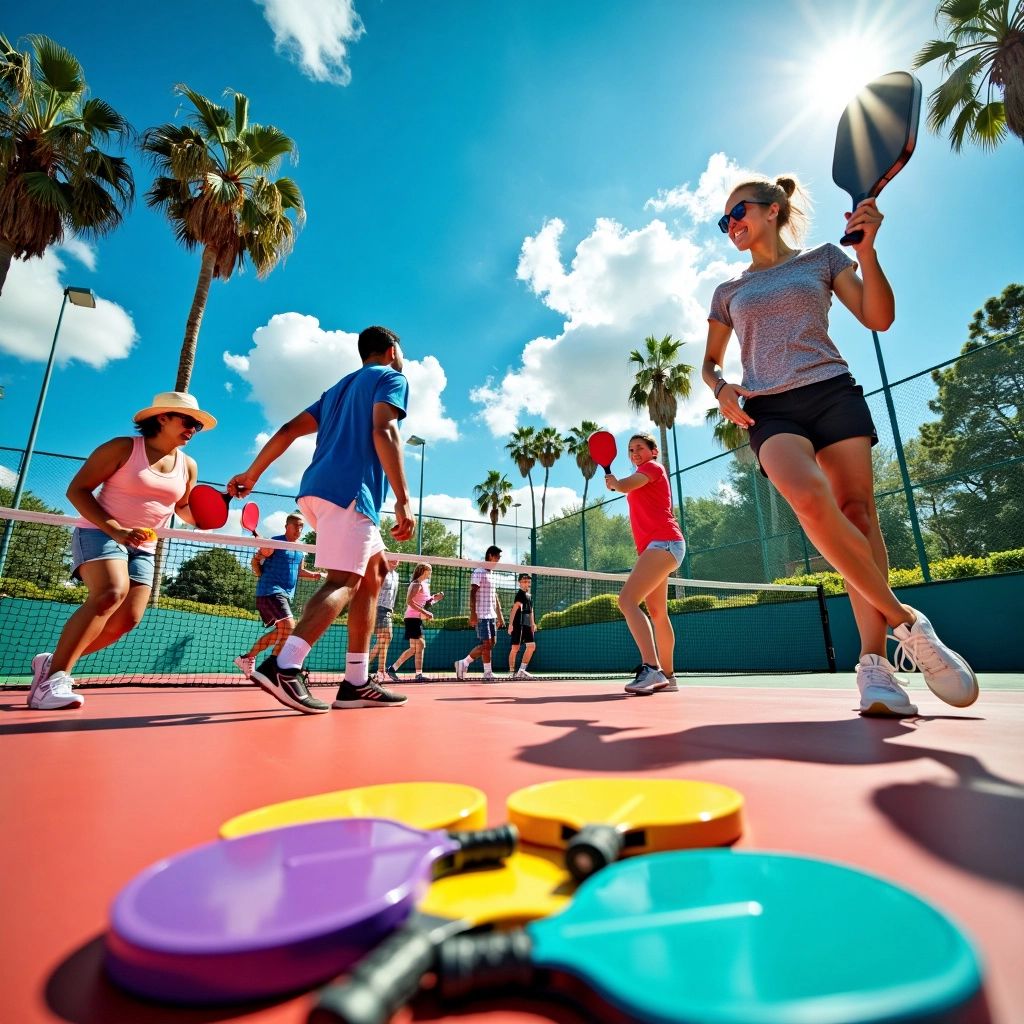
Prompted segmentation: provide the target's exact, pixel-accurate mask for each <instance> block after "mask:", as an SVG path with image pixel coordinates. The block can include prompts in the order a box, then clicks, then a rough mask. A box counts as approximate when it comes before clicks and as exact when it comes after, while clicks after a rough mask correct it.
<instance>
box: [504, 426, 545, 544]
mask: <svg viewBox="0 0 1024 1024" xmlns="http://www.w3.org/2000/svg"><path fill="white" fill-rule="evenodd" d="M536 445H537V431H536V430H534V429H533V427H516V429H515V430H514V431H512V436H511V437H510V438H509V442H508V444H507V445H505V451H507V452H508V453H509V456H510V457H511V459H512V461H513V462H514V463H515V464H516V465H517V466H518V467H519V472H520V474H521V475H522V476H525V477H526V479H527V480H528V481H529V484H530V514H531V515H532V517H533V534H532V536H534V537H535V536H536V535H537V501H536V498H535V497H534V493H533V476H532V475H531V470H532V469H533V467H534V466H535V465H537V447H536Z"/></svg>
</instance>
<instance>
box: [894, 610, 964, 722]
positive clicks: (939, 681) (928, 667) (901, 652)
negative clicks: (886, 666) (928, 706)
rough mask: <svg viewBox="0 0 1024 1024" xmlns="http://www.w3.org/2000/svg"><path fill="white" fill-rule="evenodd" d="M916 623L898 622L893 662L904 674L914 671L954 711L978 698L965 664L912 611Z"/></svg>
mask: <svg viewBox="0 0 1024 1024" xmlns="http://www.w3.org/2000/svg"><path fill="white" fill-rule="evenodd" d="M910 610H911V611H912V612H913V613H914V614H915V615H916V616H917V621H916V622H915V623H914V624H913V625H912V626H908V625H907V624H906V623H902V624H901V625H899V626H897V627H896V628H895V629H894V630H893V631H892V632H893V636H894V637H895V638H896V641H897V643H896V654H895V657H894V658H893V662H894V663H895V665H896V667H897V668H898V669H900V670H901V671H904V672H909V671H913V669H915V668H916V669H917V670H918V671H919V672H920V673H921V674H922V675H923V676H924V681H925V683H926V684H927V686H928V689H929V690H931V691H932V693H934V694H935V696H936V697H938V698H939V700H943V701H945V702H946V703H947V704H952V705H953V707H955V708H966V707H970V705H971V704H973V703H974V702H975V701H976V700H977V699H978V677H977V676H976V675H975V674H974V670H973V669H972V668H971V666H970V665H968V664H967V662H966V661H965V660H964V659H963V658H962V657H961V656H960V655H959V654H957V653H956V651H954V650H952V649H951V648H949V647H947V646H946V645H945V644H944V643H943V642H942V641H941V640H940V639H939V638H938V636H936V634H935V627H934V626H932V624H931V623H930V622H929V621H928V619H927V617H926V616H924V615H923V614H922V613H921V612H919V611H917V610H916V609H915V608H911V609H910Z"/></svg>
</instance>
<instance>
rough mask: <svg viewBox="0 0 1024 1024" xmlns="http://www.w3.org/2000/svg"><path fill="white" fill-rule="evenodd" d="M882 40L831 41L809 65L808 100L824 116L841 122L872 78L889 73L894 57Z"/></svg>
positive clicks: (854, 39)
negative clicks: (847, 106) (849, 107)
mask: <svg viewBox="0 0 1024 1024" xmlns="http://www.w3.org/2000/svg"><path fill="white" fill-rule="evenodd" d="M879 42H880V41H878V40H873V39H870V38H868V37H867V36H846V37H844V38H841V39H834V40H831V41H830V42H829V43H828V44H826V46H825V47H824V48H823V49H821V50H819V51H818V52H817V53H816V54H815V55H814V57H813V59H812V60H811V61H810V62H809V64H808V66H807V72H806V79H805V86H804V88H805V90H806V96H807V100H808V102H809V103H810V104H813V105H814V107H815V108H816V109H817V110H818V111H819V112H820V113H822V114H834V115H835V117H836V119H837V120H838V118H839V115H840V114H842V112H843V108H844V107H845V106H846V105H847V104H848V103H849V102H850V100H852V99H853V97H854V96H856V94H857V92H858V91H859V90H860V89H862V88H863V87H864V86H865V85H867V83H868V82H870V81H871V80H872V79H874V78H877V77H878V76H879V75H883V74H885V73H886V72H888V71H895V70H897V69H896V67H895V66H893V67H890V66H889V64H890V63H891V58H890V57H888V56H887V55H886V53H885V49H886V48H885V47H884V46H882V45H879Z"/></svg>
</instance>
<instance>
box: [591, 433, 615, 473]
mask: <svg viewBox="0 0 1024 1024" xmlns="http://www.w3.org/2000/svg"><path fill="white" fill-rule="evenodd" d="M587 449H588V450H589V452H590V457H591V458H592V459H593V460H594V461H595V462H596V463H597V464H598V465H599V466H600V467H601V468H602V469H603V470H604V471H605V472H606V473H610V472H611V466H612V463H613V462H614V461H615V456H616V455H617V454H618V449H617V447H616V445H615V436H614V435H613V434H610V433H609V432H608V431H607V430H595V431H594V433H593V434H591V435H590V437H588V438H587Z"/></svg>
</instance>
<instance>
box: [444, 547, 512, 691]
mask: <svg viewBox="0 0 1024 1024" xmlns="http://www.w3.org/2000/svg"><path fill="white" fill-rule="evenodd" d="M484 561H485V562H500V561H501V548H499V547H495V546H494V545H493V544H492V545H491V546H490V547H489V548H488V549H487V550H486V551H485V552H484ZM469 625H470V627H471V628H475V629H476V638H477V645H476V647H474V648H473V650H471V651H470V652H469V654H467V655H466V657H464V658H460V659H459V660H458V661H457V662H455V678H456V679H465V678H466V670H467V669H468V668H469V666H470V665H471V664H472V663H473V660H474V658H482V659H483V663H484V682H485V683H490V682H493V681H494V668H493V666H492V664H491V651H492V650H493V649H494V641H495V640H496V638H497V636H498V630H499V629H503V628H504V626H505V616H504V615H503V613H502V610H501V602H500V601H499V600H498V588H497V587H496V586H495V584H494V573H493V571H492V570H491V569H474V570H473V575H472V576H471V577H470V586H469Z"/></svg>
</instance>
